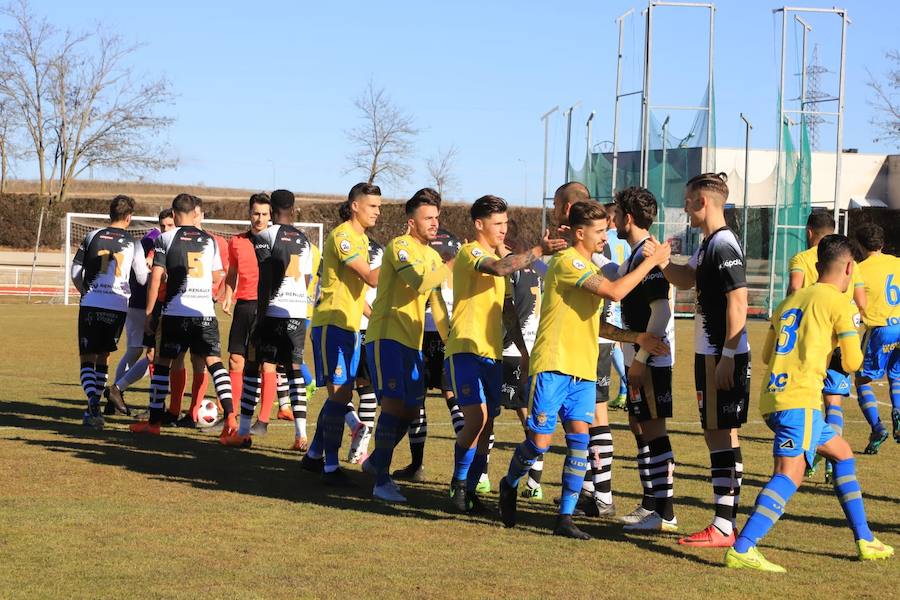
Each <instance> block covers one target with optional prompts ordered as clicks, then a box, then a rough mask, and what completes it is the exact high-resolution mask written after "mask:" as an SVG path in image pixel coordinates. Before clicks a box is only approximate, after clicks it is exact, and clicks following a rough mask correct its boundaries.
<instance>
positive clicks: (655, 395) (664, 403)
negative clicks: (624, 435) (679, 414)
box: [628, 367, 672, 421]
mask: <svg viewBox="0 0 900 600" xmlns="http://www.w3.org/2000/svg"><path fill="white" fill-rule="evenodd" d="M644 379H645V381H644V385H642V386H641V389H640V392H639V393H637V394H634V393H632V392H631V390H629V393H628V414H629V415H631V416H632V417H634V418H635V420H637V421H649V420H651V419H669V418H671V417H672V367H648V368H647V369H646V374H645V378H644Z"/></svg>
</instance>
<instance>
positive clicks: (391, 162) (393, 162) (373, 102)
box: [346, 80, 419, 183]
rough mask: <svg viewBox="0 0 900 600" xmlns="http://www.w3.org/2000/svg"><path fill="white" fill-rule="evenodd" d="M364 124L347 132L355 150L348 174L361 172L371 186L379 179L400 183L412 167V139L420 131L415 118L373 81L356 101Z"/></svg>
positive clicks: (350, 157)
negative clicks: (410, 162) (410, 160)
mask: <svg viewBox="0 0 900 600" xmlns="http://www.w3.org/2000/svg"><path fill="white" fill-rule="evenodd" d="M353 104H354V106H356V108H357V109H358V111H359V117H360V120H361V121H362V123H361V124H360V125H359V126H358V127H355V128H353V129H350V130H348V131H347V132H346V135H347V139H348V140H349V141H350V143H351V144H353V146H354V147H355V150H354V151H353V153H352V154H350V155H348V156H347V159H348V160H349V161H350V168H349V169H347V171H346V172H348V173H349V172H352V171H361V172H363V173H365V174H366V175H367V180H368V182H369V183H373V182H375V180H376V179H379V180H383V181H387V182H390V183H399V182H402V181H405V180H407V179H408V178H409V176H410V174H411V173H412V167H410V165H409V159H410V157H411V156H412V152H413V139H414V138H415V136H416V134H418V133H419V130H418V129H416V127H415V123H414V121H413V118H412V116H411V115H409V114H408V113H406V112H404V111H403V110H401V109H400V108H399V107H397V106H396V105H395V104H394V103H393V102H392V101H391V99H390V97H389V96H388V94H387V92H385V90H384V88H376V87H375V83H374V82H373V81H371V80H370V81H369V84H368V86H366V89H365V90H364V91H363V93H362V94H360V95H359V97H357V98H356V100H355V101H354V102H353Z"/></svg>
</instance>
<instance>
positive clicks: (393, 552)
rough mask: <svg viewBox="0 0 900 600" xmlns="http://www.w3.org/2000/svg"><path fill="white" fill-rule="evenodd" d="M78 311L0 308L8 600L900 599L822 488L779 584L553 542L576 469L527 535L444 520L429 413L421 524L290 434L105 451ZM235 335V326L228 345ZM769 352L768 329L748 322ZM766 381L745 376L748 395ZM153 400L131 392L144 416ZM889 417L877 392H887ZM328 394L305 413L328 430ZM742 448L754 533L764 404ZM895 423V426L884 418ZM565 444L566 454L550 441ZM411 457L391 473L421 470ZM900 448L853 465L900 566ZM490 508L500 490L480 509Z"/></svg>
mask: <svg viewBox="0 0 900 600" xmlns="http://www.w3.org/2000/svg"><path fill="white" fill-rule="evenodd" d="M76 311H77V308H76V307H65V306H47V305H44V306H28V305H23V304H2V305H0V389H2V393H0V481H2V485H0V565H2V566H3V568H2V569H0V597H3V598H18V597H41V598H50V597H52V598H113V597H115V598H118V597H130V598H169V597H182V598H199V597H218V598H298V597H301V598H306V597H341V598H349V597H382V598H384V597H398V596H404V597H417V598H429V597H447V596H453V597H492V598H497V597H500V598H549V597H574V598H586V597H596V598H624V597H632V598H634V597H640V598H663V597H665V598H677V597H688V596H689V597H695V598H702V597H708V598H716V599H717V600H718V599H720V598H746V597H769V598H775V597H779V598H781V597H790V598H820V597H823V596H824V595H826V594H827V595H828V596H830V597H833V598H851V597H852V598H889V597H895V598H896V597H897V596H896V594H897V583H896V582H897V581H898V578H900V560H898V559H894V560H891V561H882V562H879V563H874V564H873V563H865V564H861V563H859V562H858V561H857V560H856V553H855V546H854V544H853V538H852V535H851V533H850V531H849V529H848V528H847V527H846V526H845V522H844V517H843V513H842V512H841V509H840V506H839V504H838V502H837V500H836V499H835V497H834V495H833V492H832V490H831V487H830V486H826V485H824V484H823V483H822V481H821V475H819V478H818V480H817V481H816V482H811V483H808V484H807V485H804V486H803V488H802V489H801V491H800V492H799V493H798V494H797V495H796V496H794V499H793V500H791V503H790V505H789V507H788V510H787V513H786V514H785V516H784V517H783V518H782V519H781V520H780V521H779V522H778V524H777V525H776V527H775V529H774V530H773V532H772V533H771V535H770V536H769V537H767V538H766V539H765V540H764V543H763V546H762V549H763V552H764V553H765V554H766V556H767V557H768V558H770V559H771V560H773V561H775V562H778V563H780V564H783V565H784V566H785V567H787V569H788V571H789V572H788V573H787V574H786V575H780V576H779V575H770V574H762V573H750V572H735V571H729V570H726V569H724V568H722V567H721V566H720V563H721V559H722V555H723V551H722V550H698V549H684V548H682V547H680V546H678V545H677V543H676V536H675V535H669V534H666V535H631V534H625V533H623V532H622V530H621V528H620V526H618V525H617V524H616V523H615V522H613V521H594V522H588V521H587V520H585V519H582V520H581V523H582V524H583V526H584V529H585V530H587V531H588V532H590V533H591V534H592V535H594V536H595V537H596V538H597V539H596V540H594V541H591V542H575V541H571V540H566V539H560V538H556V537H553V536H551V535H549V527H551V526H552V524H553V521H554V516H555V511H554V506H553V504H552V503H551V501H550V498H552V497H553V496H554V495H556V494H557V493H558V491H559V482H560V469H561V465H562V460H563V453H562V450H561V449H560V447H559V446H555V447H554V448H553V449H552V450H551V452H550V453H549V454H548V457H547V461H546V467H545V476H544V481H545V486H546V488H545V489H546V491H545V495H546V498H547V500H546V501H545V502H543V503H537V504H529V503H528V502H527V501H524V500H520V508H521V512H520V518H519V521H520V526H519V527H518V528H516V529H514V530H506V529H503V528H502V527H501V526H500V525H499V523H498V521H497V520H496V518H477V517H458V516H453V515H450V514H448V513H447V512H445V506H446V504H447V493H446V489H447V482H448V480H449V477H450V474H451V459H452V428H451V426H450V422H449V417H448V415H447V413H446V409H445V407H444V405H443V401H442V400H440V399H438V398H430V399H429V401H428V409H429V411H430V423H429V441H428V446H427V448H426V468H427V471H428V481H427V482H426V483H424V484H418V485H407V486H403V488H404V489H405V490H406V491H407V492H408V496H409V499H410V504H409V506H403V507H394V506H387V505H384V504H379V503H376V502H374V501H372V500H371V499H370V491H371V481H370V478H369V477H368V476H366V475H364V474H362V473H360V472H359V471H358V469H357V468H356V467H350V468H349V470H350V471H351V476H352V477H353V479H354V480H355V481H356V482H358V484H359V487H358V489H355V490H351V491H350V492H347V493H344V492H335V491H332V490H329V489H324V488H322V487H321V486H320V485H319V482H318V480H317V478H316V477H315V476H313V475H310V474H308V473H305V472H301V470H300V469H299V465H298V460H299V457H298V456H297V455H296V454H294V453H292V452H289V451H287V450H285V448H287V446H288V445H289V444H290V442H291V439H292V435H293V430H292V427H291V425H290V424H287V423H284V424H282V423H277V424H273V425H272V426H271V428H270V433H269V435H268V436H266V437H263V438H259V439H256V440H254V447H253V449H252V450H236V449H226V448H223V447H221V446H219V444H218V443H217V441H216V438H215V437H214V436H212V435H208V434H204V433H201V432H196V431H188V432H186V431H181V430H177V429H166V430H164V435H163V436H161V437H160V438H157V439H146V438H135V437H134V436H132V435H131V434H129V432H128V431H127V424H128V419H127V418H125V417H117V418H113V419H111V420H108V421H107V423H108V424H107V429H106V430H105V431H103V432H101V433H96V432H93V431H90V430H86V429H84V428H82V427H81V425H80V415H81V412H82V410H83V404H84V400H83V397H82V392H81V389H80V386H79V384H78V359H77V356H76V353H75V325H76V323H75V320H76ZM227 325H228V320H223V322H222V326H223V328H225V327H227ZM691 330H692V324H691V323H690V322H688V321H679V322H678V333H677V342H678V352H677V360H676V370H675V378H676V381H675V389H676V394H675V418H674V419H673V422H672V424H671V427H670V429H671V431H672V445H673V447H674V450H675V455H676V461H677V463H678V466H677V469H676V479H675V499H676V514H677V517H678V521H679V524H680V526H681V529H682V531H693V530H696V529H699V528H701V527H704V526H706V525H707V524H708V523H709V520H710V517H711V514H712V506H711V495H712V490H711V487H710V485H709V483H708V473H709V471H708V461H709V458H708V454H707V452H706V448H705V445H704V443H703V438H702V435H701V432H700V429H699V425H698V423H697V417H696V401H695V395H694V392H693V381H692V377H693V372H692V368H691V366H690V365H692V364H693V363H692V360H691V353H692V352H693V347H692V346H693V344H692V335H691ZM750 331H751V345H752V346H753V347H754V348H761V346H762V336H763V333H764V323H761V322H752V323H751V324H750ZM763 371H764V366H763V365H761V364H760V363H759V361H758V360H757V362H756V364H754V365H753V374H754V389H758V386H759V378H760V377H761V376H762V374H763ZM146 384H147V380H145V381H144V382H142V383H141V384H139V385H138V388H136V389H135V391H134V392H132V393H131V395H130V397H129V401H130V402H131V403H132V404H133V405H139V406H142V405H144V402H145V397H146ZM876 390H877V393H878V396H879V400H880V401H881V402H882V403H885V402H886V400H887V391H886V388H885V387H877V388H876ZM322 399H323V398H322V394H321V392H319V393H317V394H316V398H315V401H314V402H313V403H312V406H311V413H312V415H316V414H317V413H318V407H319V405H320V403H321V401H322ZM752 402H753V404H752V406H751V422H750V423H749V424H748V425H747V426H746V427H745V428H744V429H743V430H742V433H743V435H742V438H743V448H744V450H743V453H744V465H745V476H744V489H743V493H742V498H741V500H742V515H741V517H740V519H739V524H743V522H744V520H745V519H746V515H747V508H748V507H749V506H750V505H752V503H753V500H754V498H755V497H756V493H757V492H758V490H759V488H760V486H761V485H763V484H764V483H765V481H766V480H767V478H768V475H769V473H770V469H771V464H772V459H771V451H770V449H771V435H770V432H769V431H768V429H767V428H766V427H765V425H764V424H763V423H762V421H761V419H760V418H759V416H758V412H757V404H756V399H755V398H754V399H753V400H752ZM887 412H888V409H887V407H885V406H882V414H883V417H884V416H886V415H887ZM846 415H847V424H846V428H845V432H846V433H847V434H848V438H849V440H850V442H851V444H852V446H853V447H854V448H855V449H857V450H858V451H859V450H861V449H862V448H863V446H864V445H865V439H866V435H867V432H868V428H867V426H866V425H865V423H864V421H863V420H862V416H861V414H860V411H859V409H858V407H857V406H856V402H855V400H850V401H849V402H848V405H847V407H846ZM612 420H613V426H614V441H615V462H614V465H613V490H614V493H615V499H616V504H617V506H618V508H619V511H620V513H625V512H628V511H629V510H631V508H632V507H633V505H634V504H635V502H636V501H637V499H638V498H639V493H640V486H639V482H638V477H637V473H636V470H635V468H634V458H633V451H634V443H633V441H632V439H631V435H630V433H629V432H628V430H627V428H626V425H625V423H626V419H625V415H624V414H623V413H621V412H617V413H615V414H614V415H613V417H612ZM497 430H498V442H497V446H496V448H495V451H494V454H493V456H492V460H491V468H490V474H491V479H492V481H493V482H494V489H495V490H496V486H497V482H498V481H499V479H500V477H501V475H502V474H503V473H504V472H505V469H506V465H507V464H508V461H509V458H510V454H511V452H512V449H513V448H514V446H515V444H516V443H518V442H519V441H520V440H521V429H520V427H519V425H518V422H517V421H516V419H515V416H514V415H512V414H511V413H504V414H503V415H502V416H501V418H500V421H499V423H498V427H497ZM557 438H558V439H557V440H556V441H557V442H561V436H557ZM408 456H409V454H408V449H407V445H406V442H405V441H404V442H403V443H402V444H401V446H400V448H399V450H398V452H397V455H396V460H395V465H397V466H402V465H404V464H406V461H407V460H408ZM898 456H900V446H897V445H896V444H894V443H893V442H887V443H886V444H885V445H884V446H883V447H882V450H881V453H880V454H879V455H878V456H875V457H871V456H863V455H862V454H857V465H858V470H859V479H860V482H861V484H862V487H863V491H864V495H865V500H866V509H867V512H868V517H869V522H870V524H871V527H872V529H873V531H875V533H876V535H878V536H879V537H880V539H881V540H882V541H884V542H885V543H888V544H892V545H894V546H896V547H900V469H898V468H897V457H898ZM488 503H489V505H490V506H492V507H495V506H496V492H495V493H494V494H492V495H491V496H489V497H488Z"/></svg>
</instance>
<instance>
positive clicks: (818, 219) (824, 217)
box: [806, 210, 834, 235]
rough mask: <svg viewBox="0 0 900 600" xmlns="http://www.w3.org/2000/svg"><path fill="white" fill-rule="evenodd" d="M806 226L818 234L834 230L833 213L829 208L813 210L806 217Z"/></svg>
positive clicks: (825, 233) (826, 233)
mask: <svg viewBox="0 0 900 600" xmlns="http://www.w3.org/2000/svg"><path fill="white" fill-rule="evenodd" d="M806 228H807V229H809V230H811V231H813V232H815V233H817V234H819V235H828V234H829V233H833V232H834V215H833V214H831V211H830V210H814V211H812V212H811V213H809V216H808V217H806Z"/></svg>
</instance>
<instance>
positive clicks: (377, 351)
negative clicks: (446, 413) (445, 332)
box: [366, 340, 425, 408]
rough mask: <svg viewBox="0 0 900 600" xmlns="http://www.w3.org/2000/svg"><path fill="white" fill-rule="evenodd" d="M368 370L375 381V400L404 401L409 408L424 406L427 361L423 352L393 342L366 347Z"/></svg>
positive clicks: (383, 341) (385, 341) (378, 342)
mask: <svg viewBox="0 0 900 600" xmlns="http://www.w3.org/2000/svg"><path fill="white" fill-rule="evenodd" d="M366 366H367V367H368V368H369V374H370V375H371V377H372V386H373V387H374V388H375V396H376V397H377V398H378V401H379V402H381V399H382V398H383V397H387V398H398V399H400V400H403V404H404V405H405V406H406V407H407V408H416V407H419V406H422V404H424V402H425V360H424V358H423V357H422V351H421V350H416V349H415V348H410V347H409V346H404V345H403V344H401V343H400V342H397V341H394V340H375V341H374V342H368V343H367V344H366Z"/></svg>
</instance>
